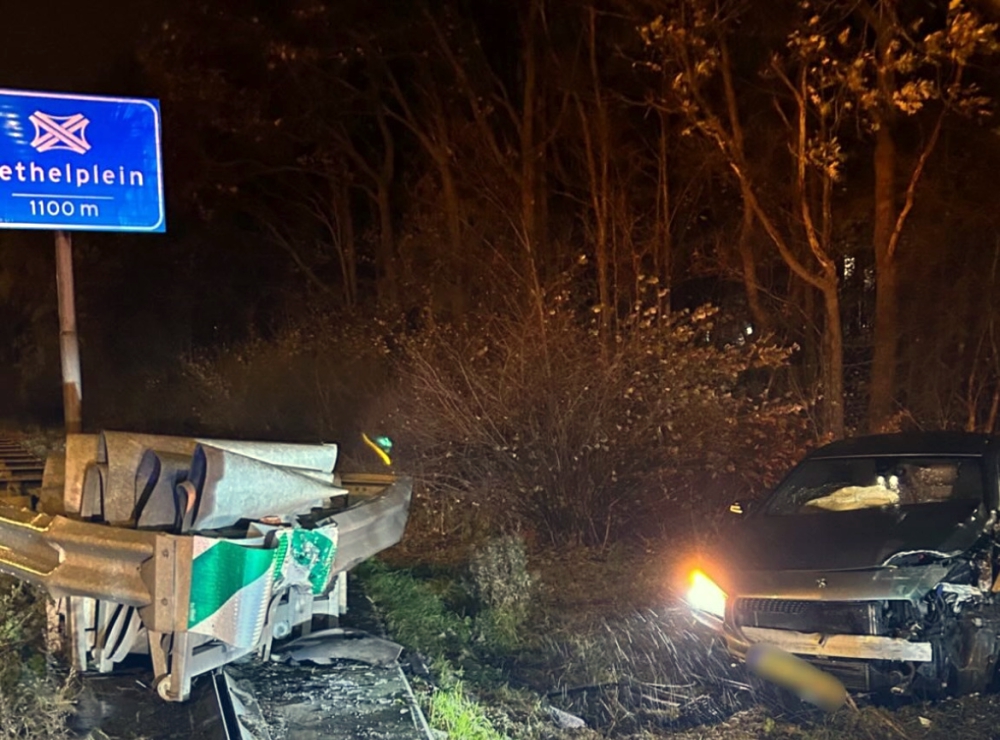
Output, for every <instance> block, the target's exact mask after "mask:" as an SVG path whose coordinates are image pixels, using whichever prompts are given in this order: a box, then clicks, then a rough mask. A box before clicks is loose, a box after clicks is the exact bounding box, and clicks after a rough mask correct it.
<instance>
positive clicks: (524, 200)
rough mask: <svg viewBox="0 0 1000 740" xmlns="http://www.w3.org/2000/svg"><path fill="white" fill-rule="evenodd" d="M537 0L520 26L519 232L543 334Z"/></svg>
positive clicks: (539, 1)
mask: <svg viewBox="0 0 1000 740" xmlns="http://www.w3.org/2000/svg"><path fill="white" fill-rule="evenodd" d="M540 4H541V0H531V2H530V5H529V7H528V13H527V17H526V18H525V22H524V26H523V31H522V33H523V39H522V44H523V45H524V46H523V49H522V59H521V60H522V63H523V64H524V68H523V70H522V72H523V75H524V87H523V90H522V97H521V101H522V106H521V111H522V113H521V121H520V124H521V125H520V129H521V130H520V134H521V137H520V138H521V141H520V144H521V173H520V175H521V178H520V179H521V182H520V188H521V229H522V231H523V236H522V238H523V241H524V244H523V247H524V256H525V269H526V270H527V272H528V285H529V287H530V290H531V293H532V296H531V298H532V301H533V303H534V307H535V313H536V315H537V317H538V324H539V328H540V329H541V330H542V331H543V333H544V327H545V297H544V295H543V292H542V280H541V276H540V275H539V265H538V243H537V240H538V220H537V217H538V212H537V198H538V142H537V140H536V137H535V123H536V120H535V119H536V115H537V114H536V106H537V102H538V101H537V100H536V99H535V96H536V95H537V94H538V89H537V88H538V54H537V50H536V48H535V29H536V24H537V22H538V16H539V13H540V11H541V8H540Z"/></svg>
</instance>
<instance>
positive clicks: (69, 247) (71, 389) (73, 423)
mask: <svg viewBox="0 0 1000 740" xmlns="http://www.w3.org/2000/svg"><path fill="white" fill-rule="evenodd" d="M56 287H57V290H58V292H59V353H60V355H61V356H62V381H63V414H64V416H65V419H66V433H67V434H79V433H80V431H81V429H82V426H83V423H82V406H83V381H82V378H81V373H80V344H79V341H78V338H77V333H76V300H75V299H74V297H73V240H72V239H71V238H70V235H69V233H68V232H65V231H57V232H56Z"/></svg>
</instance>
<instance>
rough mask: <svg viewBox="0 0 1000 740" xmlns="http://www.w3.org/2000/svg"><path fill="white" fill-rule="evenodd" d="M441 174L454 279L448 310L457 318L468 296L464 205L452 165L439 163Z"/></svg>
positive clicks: (449, 287) (450, 287)
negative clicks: (463, 246) (463, 225)
mask: <svg viewBox="0 0 1000 740" xmlns="http://www.w3.org/2000/svg"><path fill="white" fill-rule="evenodd" d="M438 167H439V170H440V174H441V189H442V195H443V196H444V209H445V218H446V221H447V224H448V242H449V250H448V252H449V256H448V263H449V264H450V265H452V266H453V268H454V270H455V272H454V273H453V275H454V278H453V280H452V282H451V284H450V285H449V286H447V290H448V309H449V310H450V311H451V313H452V314H453V315H454V316H455V317H460V316H461V315H462V314H463V313H464V312H465V308H466V294H467V292H468V291H467V288H468V285H467V282H468V280H467V276H466V273H467V263H466V259H465V255H464V254H463V253H462V203H461V201H460V200H459V195H458V185H457V184H456V183H455V173H454V172H452V169H451V163H450V162H447V161H442V162H439V163H438Z"/></svg>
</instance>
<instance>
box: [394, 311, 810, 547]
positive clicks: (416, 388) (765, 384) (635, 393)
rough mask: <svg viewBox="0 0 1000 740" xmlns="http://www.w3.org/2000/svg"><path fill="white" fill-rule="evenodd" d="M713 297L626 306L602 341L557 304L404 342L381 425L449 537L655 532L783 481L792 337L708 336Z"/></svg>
mask: <svg viewBox="0 0 1000 740" xmlns="http://www.w3.org/2000/svg"><path fill="white" fill-rule="evenodd" d="M716 314H717V312H716V311H715V310H714V309H712V308H710V307H707V308H704V309H700V310H698V311H695V312H683V313H678V314H675V315H673V316H671V317H670V318H669V319H658V318H657V317H656V316H655V315H651V314H649V313H645V314H640V313H637V314H636V315H634V316H632V317H630V318H629V319H628V320H627V321H625V322H623V324H622V327H621V329H620V331H619V332H618V334H617V335H616V336H614V337H613V339H612V340H611V341H609V342H606V343H602V342H601V341H600V340H599V339H598V337H597V336H596V334H597V331H596V329H595V327H594V326H592V325H589V324H585V323H581V322H580V321H579V320H578V319H577V317H576V316H574V315H573V313H572V312H570V311H569V310H568V309H566V308H565V307H564V306H555V307H554V308H553V309H552V311H551V312H550V314H549V315H548V317H547V319H546V321H545V323H544V325H542V324H540V323H539V322H538V320H537V318H535V317H534V316H526V317H524V318H522V319H511V318H503V317H486V318H483V319H482V320H480V321H479V322H476V321H470V322H468V323H467V324H466V325H464V326H452V327H436V328H432V329H431V330H429V331H426V332H424V333H422V334H421V335H420V336H418V337H415V338H412V339H411V340H409V341H408V342H407V343H406V345H405V349H404V357H403V360H402V363H403V364H402V367H403V370H402V372H401V373H400V379H399V382H398V383H397V385H396V388H395V393H394V394H393V395H392V396H391V397H388V398H386V403H385V407H384V418H385V419H386V427H387V428H389V429H391V430H392V434H393V436H394V437H395V438H396V442H397V445H396V457H397V464H398V465H400V466H401V467H403V468H405V469H408V470H411V471H413V472H414V473H416V475H417V477H418V479H419V482H420V484H421V487H420V489H419V491H418V494H417V505H416V506H415V510H414V519H415V520H417V521H420V522H421V523H422V525H423V527H426V528H428V529H430V530H432V531H434V532H435V533H436V534H437V535H438V536H441V535H444V536H477V535H480V534H483V533H484V532H486V533H489V532H490V531H494V530H501V531H502V530H510V529H514V528H518V527H520V528H521V529H523V530H524V531H525V534H526V536H528V537H529V538H530V537H537V538H542V539H547V540H549V541H551V542H553V543H584V544H599V545H607V544H609V543H610V542H612V541H614V540H615V539H618V538H620V537H623V536H625V535H627V534H659V533H661V532H662V531H664V530H669V529H672V528H673V529H676V528H677V527H678V526H686V525H687V524H688V523H689V521H690V519H691V517H692V516H701V515H702V514H704V512H706V511H712V510H718V509H721V508H722V503H723V502H724V501H725V502H727V503H728V501H727V499H729V498H730V497H732V496H737V495H745V494H746V493H747V492H748V491H756V490H758V489H759V488H760V487H761V486H762V485H765V484H767V483H770V482H772V481H773V479H774V477H775V475H776V473H777V472H779V471H781V470H784V469H785V468H786V467H787V466H788V464H789V463H790V462H791V461H792V460H793V459H794V458H795V457H797V456H798V455H799V453H800V451H801V448H802V445H803V442H804V439H805V417H804V414H803V413H802V411H803V409H802V408H801V406H800V405H799V404H796V403H795V402H793V401H792V400H790V398H789V397H788V396H781V395H778V394H776V393H775V392H774V391H773V388H774V380H775V377H776V373H778V372H779V371H780V370H781V369H782V368H784V367H785V365H786V363H787V359H788V356H789V354H790V350H789V349H786V348H780V347H775V346H772V345H769V344H767V343H766V342H761V343H756V344H754V343H742V344H741V343H735V342H734V343H732V344H724V345H720V344H719V343H716V342H713V341H712V332H713V328H714V320H715V318H716Z"/></svg>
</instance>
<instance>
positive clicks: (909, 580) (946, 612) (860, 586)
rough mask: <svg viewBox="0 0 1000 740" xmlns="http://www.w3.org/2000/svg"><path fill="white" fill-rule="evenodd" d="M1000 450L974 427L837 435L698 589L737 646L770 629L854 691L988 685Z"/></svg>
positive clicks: (736, 651) (767, 638) (707, 565)
mask: <svg viewBox="0 0 1000 740" xmlns="http://www.w3.org/2000/svg"><path fill="white" fill-rule="evenodd" d="M998 452H1000V438H995V437H991V436H986V435H977V434H964V433H920V434H893V435H879V436H871V437H862V438H857V439H851V440H843V441H839V442H834V443H832V444H830V445H827V446H825V447H822V448H820V449H818V450H816V451H814V452H813V453H811V454H810V455H809V456H808V457H806V458H805V460H803V461H802V462H801V463H800V464H799V465H798V466H796V467H795V469H794V470H792V472H791V473H790V474H789V475H788V476H787V477H786V478H785V479H784V481H782V482H781V483H780V484H779V485H778V487H777V488H776V489H775V490H774V491H773V492H772V493H771V495H770V496H768V497H767V498H766V499H765V500H764V501H762V502H761V503H760V504H759V505H758V506H756V507H754V508H752V509H749V510H745V511H743V512H742V514H743V515H742V517H741V519H740V520H739V521H738V522H737V523H736V524H735V525H734V527H733V529H732V531H729V532H726V535H725V537H723V538H720V542H719V543H717V545H716V546H715V547H714V549H713V550H712V551H711V557H710V559H709V560H707V561H706V562H704V563H702V564H700V567H699V569H697V570H695V571H694V572H692V573H691V574H690V583H689V586H688V590H687V601H688V603H689V604H690V605H691V607H692V608H693V609H694V612H695V615H696V616H697V618H698V619H699V621H701V622H702V623H704V624H705V625H707V626H709V627H710V628H711V629H712V630H713V631H714V633H715V634H716V635H717V636H719V637H721V639H722V640H723V641H724V642H725V645H726V647H727V649H728V650H729V651H730V653H732V654H733V655H734V656H736V657H738V658H745V657H746V655H747V651H748V650H749V649H750V647H751V645H753V644H754V643H763V644H767V645H773V646H777V647H779V648H781V649H783V650H784V651H786V652H788V653H791V654H793V655H796V656H798V657H800V658H803V659H805V660H806V661H808V662H809V663H812V664H813V665H815V666H817V667H819V668H821V669H823V670H824V671H826V672H828V673H831V674H833V675H834V676H836V677H837V678H839V679H840V680H841V681H842V682H843V684H844V685H845V686H846V687H847V688H848V689H850V690H853V691H859V692H875V691H892V692H894V693H915V694H918V695H921V696H928V697H931V696H937V695H942V694H964V693H970V692H975V691H982V690H984V689H986V688H987V687H989V686H990V684H991V682H992V681H993V679H994V674H995V673H996V668H997V658H998V654H1000V594H998V593H997V592H998V591H1000V580H998V576H1000V557H998V555H1000V552H998V548H1000V528H998V525H997V509H998V492H1000V478H998V464H1000V458H998Z"/></svg>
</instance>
